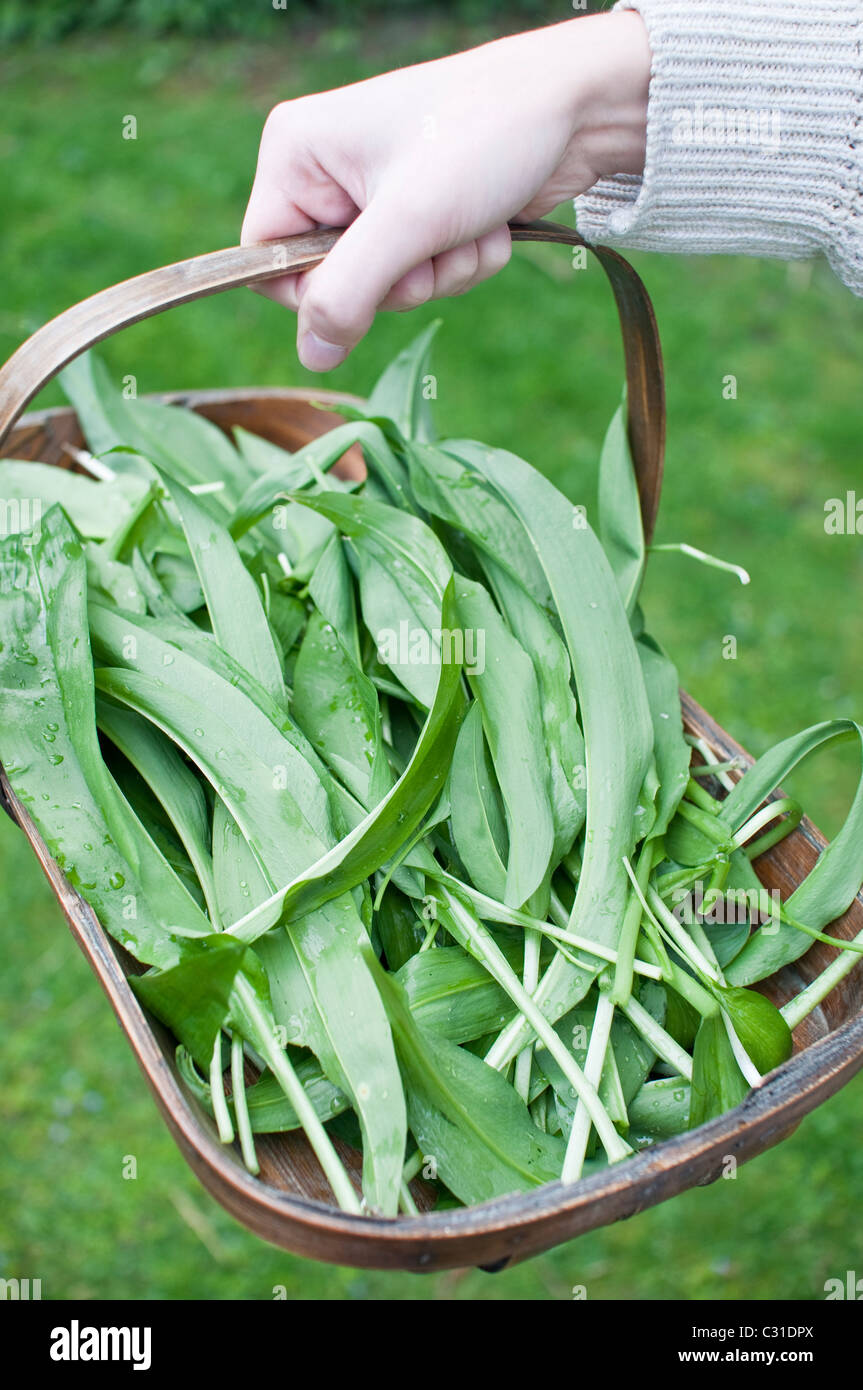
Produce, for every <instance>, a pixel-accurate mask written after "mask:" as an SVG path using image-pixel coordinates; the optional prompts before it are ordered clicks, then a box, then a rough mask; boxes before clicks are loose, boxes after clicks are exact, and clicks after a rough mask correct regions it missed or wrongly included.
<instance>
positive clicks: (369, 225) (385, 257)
mask: <svg viewBox="0 0 863 1390" xmlns="http://www.w3.org/2000/svg"><path fill="white" fill-rule="evenodd" d="M443 249H444V248H443V247H440V246H437V245H436V244H435V239H434V231H433V218H432V216H429V217H427V218H423V217H421V216H420V215H419V214H418V212H417V211H416V210H414V212H413V213H412V214H410V215H406V214H405V210H404V203H403V200H400V206H398V207H394V206H393V205H392V204H390V203H389V200H386V201H385V200H383V199H381V198H378V199H373V200H372V202H371V203H370V204H369V206H368V207H367V208H366V209H365V211H364V212H361V213H360V215H359V216H358V217H357V218H356V219H355V221H353V222H352V223H351V224H350V226H349V227H348V228H347V230H346V231H345V232H344V233H343V234H342V236H341V237H340V238H339V240H338V241H337V242H336V244H335V246H334V247H333V249H332V251H330V253H329V254H328V256H327V258H326V260H324V261H322V262H321V264H320V265H319V266H316V267H315V269H314V270H311V271H308V272H307V273H306V274H305V275H304V276H303V277H302V280H301V282H300V293H299V311H298V312H299V318H298V323H297V350H298V352H299V356H300V361H301V362H302V364H303V366H304V367H308V368H309V369H310V370H311V371H318V372H326V371H330V370H331V368H333V367H337V366H338V365H339V363H340V362H343V361H344V359H345V358H346V357H347V355H348V353H349V352H350V350H351V348H353V347H355V346H356V344H357V343H358V342H359V341H360V339H361V338H363V337H364V336H365V334H366V333H367V332H368V330H369V328H370V327H371V325H372V322H373V321H374V317H375V313H376V311H377V308H378V305H379V304H381V303H382V302H383V300H384V299H385V298H386V296H387V294H388V293H389V291H390V290H391V288H392V286H393V285H394V284H395V283H396V281H397V280H400V279H401V278H402V276H403V275H405V274H406V273H407V272H408V271H409V270H412V269H413V268H414V266H417V265H420V264H422V263H423V262H424V261H427V260H428V259H429V257H430V256H432V255H433V254H434V253H435V252H437V251H439V250H443ZM433 283H434V277H433V276H432V277H430V284H432V285H433Z"/></svg>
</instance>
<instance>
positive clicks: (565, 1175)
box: [560, 991, 614, 1182]
mask: <svg viewBox="0 0 863 1390" xmlns="http://www.w3.org/2000/svg"><path fill="white" fill-rule="evenodd" d="M613 1018H614V1005H613V1004H612V1002H611V998H610V997H609V995H607V994H605V993H604V992H603V991H600V995H599V1002H598V1003H597V1006H596V1014H595V1016H594V1020H593V1027H592V1028H591V1030H590V1042H589V1043H588V1047H587V1057H586V1059H585V1063H584V1074H585V1076H586V1077H587V1079H588V1081H589V1082H590V1084H591V1085H592V1086H596V1087H597V1089H598V1087H599V1083H600V1080H601V1078H602V1068H603V1066H604V1065H605V1054H606V1052H607V1051H608V1043H609V1039H610V1037H611V1023H612V1019H613ZM589 1138H590V1116H589V1115H588V1113H587V1110H586V1108H585V1106H584V1105H583V1103H582V1102H581V1101H580V1100H579V1101H578V1103H577V1105H576V1107H575V1115H574V1116H573V1121H572V1129H571V1131H570V1135H569V1142H568V1143H567V1146H566V1155H565V1157H564V1160H563V1171H562V1172H561V1175H560V1177H561V1181H562V1182H577V1181H578V1179H579V1178H580V1177H581V1170H582V1168H583V1167H584V1155H585V1151H586V1149H587V1141H588V1139H589Z"/></svg>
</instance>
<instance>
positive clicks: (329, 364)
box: [299, 329, 348, 372]
mask: <svg viewBox="0 0 863 1390" xmlns="http://www.w3.org/2000/svg"><path fill="white" fill-rule="evenodd" d="M299 354H300V361H301V362H302V364H303V366H304V367H307V368H308V370H309V371H310V372H329V371H332V369H333V367H337V366H338V365H339V363H340V362H344V360H345V358H346V357H347V355H348V350H347V348H344V347H339V345H338V344H337V343H328V342H327V341H326V339H325V338H319V337H318V335H317V333H312V331H311V329H309V331H308V332H307V333H304V334H303V336H302V338H301V339H300V346H299Z"/></svg>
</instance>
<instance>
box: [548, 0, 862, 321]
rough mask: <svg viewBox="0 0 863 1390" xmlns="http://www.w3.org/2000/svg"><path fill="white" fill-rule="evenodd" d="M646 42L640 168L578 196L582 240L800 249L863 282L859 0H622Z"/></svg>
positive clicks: (785, 252)
mask: <svg viewBox="0 0 863 1390" xmlns="http://www.w3.org/2000/svg"><path fill="white" fill-rule="evenodd" d="M615 8H617V9H628V10H638V11H639V12H640V14H641V16H642V18H643V19H644V22H645V24H646V26H647V31H648V35H649V38H650V44H651V49H652V54H653V58H652V65H651V79H650V94H649V98H648V116H647V154H646V160H645V167H644V173H643V175H640V176H638V177H635V176H632V175H626V174H618V175H616V176H615V177H613V178H605V179H601V180H600V181H599V183H597V184H595V185H594V187H593V188H592V189H590V190H589V191H588V192H587V193H585V194H583V195H582V196H581V197H579V198H577V199H576V200H575V206H576V214H577V221H578V228H579V230H580V232H581V233H582V235H583V236H585V237H586V238H587V240H588V241H598V242H610V243H613V244H615V245H619V246H626V247H632V248H635V249H641V250H645V251H672V252H689V253H695V252H699V253H700V252H725V253H738V254H740V253H742V254H746V255H754V256H779V257H782V258H784V259H797V258H801V257H806V256H811V255H814V254H816V253H817V252H823V253H824V254H825V255H826V256H827V259H828V260H829V262H830V264H831V265H832V267H833V269H834V270H835V271H836V273H837V275H839V276H840V277H841V278H842V280H844V282H845V284H846V285H848V286H849V287H850V288H851V289H852V290H853V291H854V292H855V294H861V295H863V0H805V3H802V2H801V0H620V3H619V4H618V5H617V6H616V7H615Z"/></svg>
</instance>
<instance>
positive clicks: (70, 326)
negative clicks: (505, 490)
mask: <svg viewBox="0 0 863 1390" xmlns="http://www.w3.org/2000/svg"><path fill="white" fill-rule="evenodd" d="M341 230H342V229H332V228H330V229H325V230H323V231H314V232H304V233H303V234H302V235H300V236H294V237H288V238H286V239H284V240H279V241H268V242H259V243H258V244H257V245H254V246H232V247H228V248H227V249H226V250H224V251H211V252H209V253H208V254H207V255H204V256H194V257H193V258H192V259H191V260H188V261H179V262H178V263H177V264H175V265H166V266H162V267H161V268H160V269H158V270H150V271H147V272H146V273H145V274H144V275H137V276H135V278H134V279H132V280H124V281H123V282H122V283H121V284H119V285H112V286H111V287H110V288H109V289H105V290H101V291H100V292H99V293H98V294H94V295H92V296H91V297H90V298H89V299H84V300H82V301H81V303H80V304H75V305H73V306H72V308H71V309H67V310H66V311H65V312H64V313H62V314H59V315H58V316H57V317H56V318H54V319H51V321H50V322H49V323H46V324H45V325H44V326H43V327H42V328H40V329H38V331H37V332H36V333H34V334H33V336H32V337H30V338H28V339H27V341H26V342H24V343H22V345H21V347H19V348H18V350H17V351H16V352H15V353H13V355H12V356H11V357H10V358H9V361H8V362H7V363H6V365H5V366H4V367H2V368H0V446H2V444H3V441H4V440H5V438H6V436H7V435H8V433H9V431H10V430H11V428H12V426H13V425H14V424H15V422H16V420H17V419H18V417H19V416H20V414H21V412H22V411H23V410H24V408H25V406H26V405H27V404H28V403H29V402H30V401H31V400H32V399H33V397H34V396H35V395H36V394H37V393H38V392H39V391H41V389H42V387H43V386H46V385H47V384H48V382H49V381H51V379H52V378H53V377H54V376H55V375H56V373H57V372H58V371H60V369H61V367H64V366H65V365H66V363H67V362H71V360H72V358H73V357H77V356H78V354H79V353H80V352H83V351H84V350H85V349H86V348H88V347H92V345H93V344H94V343H98V342H100V341H101V340H102V339H103V338H107V337H109V336H110V335H111V334H112V333H115V332H116V331H117V329H119V328H125V327H127V326H128V325H129V324H131V323H137V322H139V320H141V319H145V318H149V317H150V316H151V315H153V314H158V313H161V311H162V310H163V309H170V308H172V307H173V306H174V305H176V304H185V303H188V302H189V301H190V300H193V299H201V298H203V297H204V296H205V295H209V294H218V293H219V292H220V291H221V290H227V289H231V288H233V287H235V286H239V285H256V284H260V283H261V282H262V281H264V280H270V279H273V278H274V277H276V276H278V275H285V274H291V273H296V272H298V271H303V270H311V269H312V267H313V266H316V265H318V264H319V263H320V262H321V261H322V260H323V259H324V257H325V256H326V254H327V252H328V251H329V250H331V248H332V247H333V246H334V245H335V243H336V242H337V241H338V239H339V237H340V236H341ZM510 231H511V233H512V239H513V241H548V242H557V243H560V244H562V245H565V246H580V247H585V248H586V249H587V250H589V251H591V252H592V253H593V255H594V256H596V258H597V260H598V261H599V263H600V265H601V266H602V268H603V270H604V271H605V273H606V275H607V276H608V278H609V280H610V282H611V287H612V290H613V291H614V297H615V300H616V303H617V310H618V314H619V315H620V323H621V328H622V330H623V344H624V354H625V360H626V386H627V409H628V428H629V442H630V448H631V450H632V457H633V462H634V465H635V471H636V475H637V477H638V491H639V498H640V501H641V513H642V517H643V520H644V529H645V533H646V535H647V539H648V540H650V538H651V536H652V534H653V528H654V524H655V521H656V513H657V509H658V507H659V494H660V489H661V487H662V461H663V453H664V448H665V388H664V383H663V372H662V355H661V351H660V346H659V335H658V333H657V329H656V319H655V317H654V313H653V306H652V305H651V302H650V299H649V297H648V294H647V291H646V289H645V288H644V285H643V284H642V282H641V280H640V278H639V277H638V275H637V274H636V273H635V271H634V270H633V268H632V266H631V265H630V264H629V262H628V261H626V260H624V259H623V257H622V256H619V255H618V254H617V252H615V251H611V250H609V248H608V247H605V246H591V245H589V243H588V242H586V241H584V239H583V238H582V237H580V236H579V235H578V233H577V232H575V231H573V230H572V229H571V228H570V227H564V226H561V225H559V224H558V223H554V222H545V221H543V222H528V223H515V224H513V225H511V227H510Z"/></svg>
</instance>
